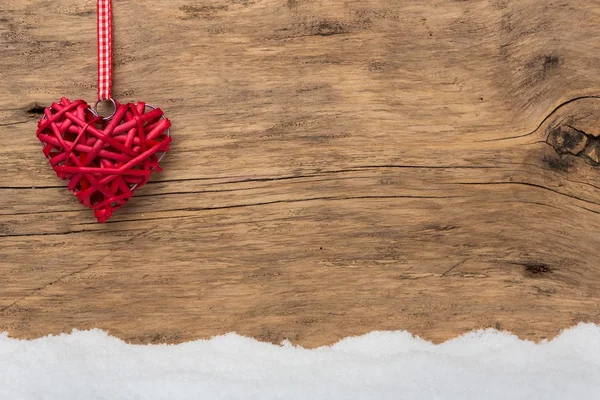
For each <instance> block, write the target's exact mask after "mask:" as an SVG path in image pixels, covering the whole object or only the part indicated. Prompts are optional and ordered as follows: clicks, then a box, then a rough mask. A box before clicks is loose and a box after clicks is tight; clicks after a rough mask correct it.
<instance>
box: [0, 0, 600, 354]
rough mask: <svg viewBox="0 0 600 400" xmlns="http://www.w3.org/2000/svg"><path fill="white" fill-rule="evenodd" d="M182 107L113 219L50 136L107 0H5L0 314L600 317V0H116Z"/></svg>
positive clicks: (100, 318) (139, 50)
mask: <svg viewBox="0 0 600 400" xmlns="http://www.w3.org/2000/svg"><path fill="white" fill-rule="evenodd" d="M114 8H115V13H116V17H115V23H116V27H115V32H116V44H115V45H116V47H115V52H116V55H115V57H116V60H115V67H116V76H115V91H116V93H115V96H116V97H117V98H118V99H120V100H122V101H127V100H144V101H147V102H149V103H151V104H155V105H158V106H160V107H161V108H163V109H164V110H165V111H166V112H167V115H168V116H169V117H170V118H171V120H172V121H173V123H174V127H173V129H172V134H173V138H174V145H173V147H172V152H171V153H170V154H169V155H168V156H167V157H166V159H165V161H164V166H165V172H164V173H162V174H160V175H155V176H154V178H153V181H152V182H151V183H150V184H148V185H147V186H146V187H144V188H142V189H141V190H140V191H139V192H137V194H136V197H135V198H134V199H133V200H132V201H130V203H129V204H128V206H127V207H125V208H123V209H121V210H119V212H118V213H117V214H116V215H115V216H114V217H113V218H112V220H111V221H110V222H109V223H107V224H104V225H100V224H97V223H96V222H95V220H94V218H93V215H92V213H91V212H90V211H89V210H87V209H85V208H84V207H83V206H80V205H79V204H78V203H77V201H76V199H75V198H74V197H73V196H72V194H70V193H69V192H68V191H67V190H66V184H65V183H64V182H62V181H60V180H59V179H58V178H56V176H55V175H54V174H53V172H52V171H51V169H50V168H49V166H48V163H47V160H46V159H45V158H44V157H43V155H42V153H41V148H40V144H39V142H38V141H37V139H36V137H35V130H36V123H37V120H38V119H39V117H40V113H41V111H42V110H43V107H44V106H46V105H49V104H50V103H51V102H53V101H56V100H58V99H59V98H60V96H62V95H66V96H68V97H71V98H73V99H74V98H83V99H87V100H88V101H93V100H94V99H95V84H96V58H95V57H96V53H95V51H96V50H95V2H94V1H93V0H86V1H81V0H64V1H60V2H48V1H42V0H11V1H8V2H6V1H3V2H1V3H0V144H1V145H0V171H1V174H0V331H7V332H8V333H9V334H10V335H11V336H15V337H23V338H33V337H39V336H41V335H45V334H49V333H59V332H69V331H70V330H71V329H72V328H79V329H87V328H93V327H98V328H103V329H106V330H108V331H109V332H110V333H111V334H113V335H116V336H118V337H120V338H123V339H125V340H127V341H131V342H135V343H157V342H169V343H176V342H182V341H187V340H192V339H197V338H205V337H210V336H212V335H216V334H221V333H225V332H230V331H236V332H238V333H240V334H243V335H251V336H253V337H257V338H259V339H260V340H265V341H272V342H279V341H281V340H283V339H290V340H291V341H292V342H294V343H299V344H302V345H305V346H310V347H313V346H318V345H323V344H327V343H331V342H334V341H336V340H338V339H340V338H342V337H345V336H348V335H357V334H363V333H366V332H369V331H372V330H382V329H386V330H387V329H393V330H396V329H407V330H409V331H410V332H412V333H415V334H418V335H420V336H422V337H424V338H426V339H430V340H434V341H436V342H438V341H441V340H445V339H448V338H452V337H454V336H456V335H458V334H461V333H463V332H466V331H469V330H472V329H477V328H485V327H495V328H499V329H506V330H510V331H512V332H514V333H516V334H518V335H519V336H520V337H523V338H529V339H534V340H539V339H542V338H547V337H552V336H553V335H555V334H557V333H558V332H559V330H560V329H562V328H565V327H569V326H571V325H574V324H576V323H578V322H580V321H593V322H596V323H598V322H600V265H599V257H598V252H599V249H600V235H599V234H598V230H599V228H600V174H599V170H598V165H597V164H598V161H599V159H598V154H599V153H598V148H597V146H598V139H597V136H598V135H600V98H599V97H598V96H599V95H600V67H599V66H600V25H599V21H600V1H587V0H569V1H554V2H549V1H547V0H530V1H517V0H514V1H511V0H467V1H451V0H432V1H420V2H419V1H409V0H353V1H341V0H332V1H324V0H321V1H313V0H288V1H284V0H228V1H224V0H221V1H210V0H169V1H142V0H115V2H114Z"/></svg>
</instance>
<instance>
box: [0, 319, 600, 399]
mask: <svg viewBox="0 0 600 400" xmlns="http://www.w3.org/2000/svg"><path fill="white" fill-rule="evenodd" d="M0 399H2V400H4V399H7V400H8V399H10V400H29V399H32V400H33V399H36V400H37V399H44V400H46V399H51V400H54V399H61V400H71V399H86V400H87V399H89V400H93V399H110V400H120V399H144V400H147V399H148V400H152V399H168V400H184V399H211V400H212V399H244V400H246V399H261V400H264V399H327V400H333V399H369V400H377V399H395V400H396V399H403V400H405V399H428V400H429V399H486V400H487V399H527V400H533V399H561V400H565V399H578V400H580V399H600V326H597V325H594V324H580V325H578V326H577V327H575V328H571V329H569V330H566V331H564V332H563V333H561V335H560V336H558V337H557V338H555V339H554V340H552V341H550V342H543V343H540V344H534V343H532V342H528V341H522V340H519V339H518V338H517V337H516V336H513V335H511V334H509V333H504V332H498V331H494V330H486V331H478V332H473V333H470V334H467V335H465V336H461V337H459V338H456V339H453V340H450V341H448V342H446V343H443V344H441V345H433V344H431V343H429V342H426V341H424V340H421V339H419V338H415V337H413V336H411V335H410V334H409V333H406V332H372V333H370V334H367V335H365V336H362V337H355V338H347V339H344V340H342V341H341V342H339V343H337V344H335V345H333V346H331V347H322V348H319V349H315V350H306V349H303V348H300V347H295V346H292V345H290V344H289V343H283V344H282V346H275V345H271V344H265V343H260V342H257V341H255V340H253V339H248V338H244V337H241V336H237V335H235V334H228V335H225V336H219V337H215V338H213V339H211V340H199V341H195V342H190V343H185V344H180V345H172V346H167V345H160V346H134V345H128V344H126V343H124V342H122V341H120V340H118V339H116V338H113V337H111V336H109V335H108V334H106V333H104V332H102V331H100V330H93V331H86V332H81V331H74V332H73V333H72V334H70V335H60V336H51V337H46V338H42V339H37V340H33V341H25V340H16V339H11V338H9V337H8V336H7V335H6V334H4V335H0Z"/></svg>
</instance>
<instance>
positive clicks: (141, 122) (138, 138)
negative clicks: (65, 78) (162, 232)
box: [37, 98, 171, 222]
mask: <svg viewBox="0 0 600 400" xmlns="http://www.w3.org/2000/svg"><path fill="white" fill-rule="evenodd" d="M170 126H171V123H170V122H169V120H168V119H167V118H166V117H165V115H164V113H163V112H162V111H161V110H160V109H158V108H156V109H155V108H154V107H150V106H147V105H146V104H144V103H142V102H139V103H128V104H119V103H116V107H115V113H114V116H113V117H112V118H111V119H110V120H108V121H107V120H105V119H103V118H102V117H99V116H98V115H96V113H95V112H94V111H92V110H91V109H90V107H89V106H88V104H87V103H86V102H85V101H83V100H76V101H73V102H72V101H70V100H68V99H66V98H62V99H61V100H60V102H58V103H54V104H52V105H51V106H50V107H48V108H46V110H45V111H44V116H43V117H42V119H41V120H40V122H39V124H38V130H37V137H38V139H39V140H40V141H41V142H42V144H43V145H44V150H43V151H44V155H45V156H46V157H48V159H49V160H50V165H51V166H52V168H53V169H54V171H55V172H56V174H57V175H58V177H59V178H61V179H65V180H69V185H68V188H69V190H71V191H73V192H74V193H75V196H77V198H78V199H79V201H80V202H81V203H82V204H83V205H85V206H87V207H89V208H91V209H92V210H93V211H94V215H95V216H96V218H97V219H98V222H106V220H108V218H110V216H111V215H112V214H113V212H114V211H115V210H116V209H118V208H120V207H122V206H123V205H124V204H125V203H126V202H127V201H128V200H129V199H130V198H131V197H132V196H133V192H134V191H135V190H136V189H139V188H140V187H142V186H143V185H145V184H146V183H147V182H148V180H149V179H150V175H151V174H152V171H156V172H160V171H161V170H162V169H161V168H160V166H159V162H160V159H161V158H162V156H163V155H164V154H165V153H166V152H167V151H169V144H170V143H171V136H170V131H169V127H170Z"/></svg>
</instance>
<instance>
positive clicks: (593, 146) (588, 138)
mask: <svg viewBox="0 0 600 400" xmlns="http://www.w3.org/2000/svg"><path fill="white" fill-rule="evenodd" d="M546 142H547V143H548V144H549V145H551V146H552V147H553V148H554V150H555V151H556V152H557V153H558V154H560V155H565V154H567V155H572V156H578V157H581V158H583V159H585V160H586V161H587V162H589V163H592V164H594V165H597V164H599V163H600V138H597V137H595V136H594V135H592V134H588V133H586V132H584V131H582V130H580V129H576V128H574V127H572V126H570V125H560V126H558V127H555V128H554V129H552V130H551V131H550V133H549V134H548V138H547V139H546Z"/></svg>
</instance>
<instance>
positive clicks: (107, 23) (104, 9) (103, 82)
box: [97, 0, 113, 100]
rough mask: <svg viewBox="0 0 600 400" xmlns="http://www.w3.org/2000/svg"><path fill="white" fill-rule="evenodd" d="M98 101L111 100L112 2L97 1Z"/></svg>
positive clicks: (109, 0)
mask: <svg viewBox="0 0 600 400" xmlns="http://www.w3.org/2000/svg"><path fill="white" fill-rule="evenodd" d="M97 14H98V100H108V99H110V98H112V67H113V65H112V63H113V15H112V0H98V8H97Z"/></svg>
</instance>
